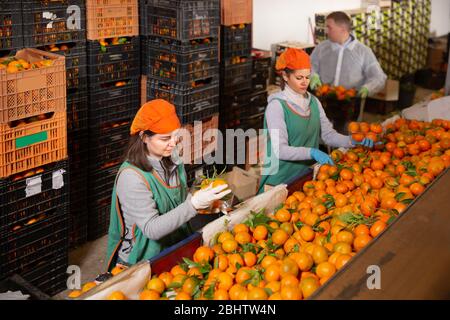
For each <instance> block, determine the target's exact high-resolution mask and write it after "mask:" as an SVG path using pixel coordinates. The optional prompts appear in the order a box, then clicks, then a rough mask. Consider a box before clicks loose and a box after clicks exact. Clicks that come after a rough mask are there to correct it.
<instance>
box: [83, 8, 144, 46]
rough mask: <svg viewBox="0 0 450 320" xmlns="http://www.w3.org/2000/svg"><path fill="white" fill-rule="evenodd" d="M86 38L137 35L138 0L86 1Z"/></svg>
mask: <svg viewBox="0 0 450 320" xmlns="http://www.w3.org/2000/svg"><path fill="white" fill-rule="evenodd" d="M86 15H87V38H88V40H99V39H104V38H112V37H129V36H138V35H139V6H138V0H87V1H86Z"/></svg>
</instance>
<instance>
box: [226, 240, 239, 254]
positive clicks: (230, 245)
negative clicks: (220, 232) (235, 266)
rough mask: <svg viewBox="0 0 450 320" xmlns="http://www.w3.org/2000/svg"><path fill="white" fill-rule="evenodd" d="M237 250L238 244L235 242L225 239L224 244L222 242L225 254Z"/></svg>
mask: <svg viewBox="0 0 450 320" xmlns="http://www.w3.org/2000/svg"><path fill="white" fill-rule="evenodd" d="M237 248H238V242H237V241H236V240H234V239H233V240H231V239H227V240H225V241H224V242H222V249H223V251H225V252H226V253H231V252H233V251H236V249H237Z"/></svg>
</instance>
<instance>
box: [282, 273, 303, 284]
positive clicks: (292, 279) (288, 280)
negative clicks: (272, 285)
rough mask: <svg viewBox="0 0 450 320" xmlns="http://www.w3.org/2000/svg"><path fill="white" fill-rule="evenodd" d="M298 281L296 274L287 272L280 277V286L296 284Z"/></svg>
mask: <svg viewBox="0 0 450 320" xmlns="http://www.w3.org/2000/svg"><path fill="white" fill-rule="evenodd" d="M298 285H299V281H298V278H297V277H296V276H293V275H292V274H288V275H286V276H284V277H282V278H281V287H285V286H298Z"/></svg>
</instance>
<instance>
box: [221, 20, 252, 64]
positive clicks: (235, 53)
mask: <svg viewBox="0 0 450 320" xmlns="http://www.w3.org/2000/svg"><path fill="white" fill-rule="evenodd" d="M243 26H244V27H243V28H241V27H240V26H222V27H221V28H222V29H221V33H220V37H221V39H220V48H221V60H225V59H230V58H233V57H250V56H251V54H252V25H251V24H246V25H243Z"/></svg>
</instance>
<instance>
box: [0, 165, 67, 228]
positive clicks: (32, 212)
mask: <svg viewBox="0 0 450 320" xmlns="http://www.w3.org/2000/svg"><path fill="white" fill-rule="evenodd" d="M60 171H61V172H63V175H62V176H63V181H64V186H63V187H62V188H59V189H53V174H54V172H60ZM67 171H68V161H67V160H64V161H59V162H54V163H51V164H48V165H45V166H43V167H39V168H36V169H32V170H29V171H26V172H23V173H20V174H16V175H13V176H11V177H9V178H6V179H2V180H1V181H0V190H1V191H0V234H5V233H10V232H12V231H13V229H15V230H18V231H20V230H22V229H23V228H25V227H27V226H28V225H27V223H29V225H31V223H32V221H33V219H38V218H39V217H40V216H41V215H44V214H47V213H48V212H49V211H52V210H53V209H54V208H58V207H60V206H63V205H65V203H67V202H68V186H69V177H68V172H67ZM34 186H37V190H36V191H34V190H35V187H34ZM39 186H40V192H39ZM34 192H36V194H34V195H32V194H33V193H34ZM27 194H28V195H29V196H28V197H27ZM30 222H31V223H30Z"/></svg>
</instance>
